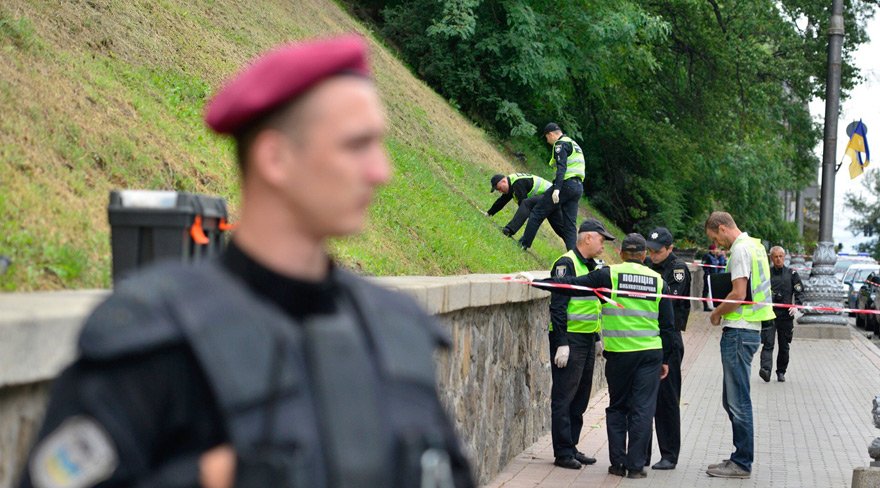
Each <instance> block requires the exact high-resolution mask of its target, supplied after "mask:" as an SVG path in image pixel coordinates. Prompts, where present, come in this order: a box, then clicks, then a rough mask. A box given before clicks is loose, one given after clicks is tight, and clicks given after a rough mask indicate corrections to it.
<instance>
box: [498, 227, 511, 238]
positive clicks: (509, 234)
mask: <svg viewBox="0 0 880 488" xmlns="http://www.w3.org/2000/svg"><path fill="white" fill-rule="evenodd" d="M501 233H502V234H504V235H505V236H507V237H510V236H512V235H513V232H510V229H508V228H507V227H504V228H502V229H501Z"/></svg>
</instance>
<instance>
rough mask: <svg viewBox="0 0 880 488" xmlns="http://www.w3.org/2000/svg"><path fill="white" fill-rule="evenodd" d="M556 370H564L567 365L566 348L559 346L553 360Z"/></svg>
mask: <svg viewBox="0 0 880 488" xmlns="http://www.w3.org/2000/svg"><path fill="white" fill-rule="evenodd" d="M553 362H554V363H556V367H557V368H564V367H565V365H566V364H568V346H559V347H557V348H556V357H555V358H553Z"/></svg>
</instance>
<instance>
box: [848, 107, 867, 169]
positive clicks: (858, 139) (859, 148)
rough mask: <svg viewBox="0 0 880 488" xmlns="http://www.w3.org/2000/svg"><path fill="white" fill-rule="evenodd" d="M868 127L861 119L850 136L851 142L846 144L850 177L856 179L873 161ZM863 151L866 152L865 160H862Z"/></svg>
mask: <svg viewBox="0 0 880 488" xmlns="http://www.w3.org/2000/svg"><path fill="white" fill-rule="evenodd" d="M867 133H868V129H867V128H866V127H865V124H863V123H862V121H861V120H859V123H858V124H856V128H855V129H853V133H852V136H851V137H850V138H849V144H847V145H846V155H847V156H849V161H850V162H849V177H850V179H855V178H856V177H857V176H859V175H860V174H862V173H864V172H865V168H867V167H868V164H870V162H871V151H869V150H868V135H867ZM862 153H865V160H864V161H862Z"/></svg>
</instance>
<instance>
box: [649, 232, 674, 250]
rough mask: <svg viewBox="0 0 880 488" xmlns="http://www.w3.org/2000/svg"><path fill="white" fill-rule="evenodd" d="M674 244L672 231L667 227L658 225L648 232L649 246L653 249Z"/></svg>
mask: <svg viewBox="0 0 880 488" xmlns="http://www.w3.org/2000/svg"><path fill="white" fill-rule="evenodd" d="M671 245H672V232H669V229H667V228H666V227H657V228H656V229H654V230H652V231H651V232H649V233H648V247H649V248H650V249H651V250H652V251H659V250H660V248H662V247H666V246H671Z"/></svg>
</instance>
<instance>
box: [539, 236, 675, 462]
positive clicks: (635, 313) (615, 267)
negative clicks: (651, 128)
mask: <svg viewBox="0 0 880 488" xmlns="http://www.w3.org/2000/svg"><path fill="white" fill-rule="evenodd" d="M645 247H646V243H645V238H644V237H642V236H641V235H639V234H629V235H628V236H626V238H624V239H623V243H622V245H621V250H620V258H621V259H622V260H623V261H624V262H623V263H621V264H612V265H611V266H606V267H603V268H599V269H597V270H595V271H593V272H591V273H589V274H587V275H584V276H552V277H551V278H548V279H546V280H541V281H542V282H556V283H568V284H572V285H579V286H584V287H590V288H606V289H610V290H613V291H612V292H610V294H609V295H606V296H607V297H609V298H610V299H611V300H614V301H615V302H616V304H614V303H611V302H605V303H603V305H602V340H603V342H604V344H605V351H604V353H603V355H604V356H605V359H606V363H605V377H606V378H607V379H608V396H609V402H608V408H607V409H605V413H606V415H607V418H606V422H607V429H608V456H609V458H610V461H611V466H609V468H608V472H609V473H611V474H614V475H617V476H626V477H628V478H644V477H645V476H647V475H646V473H645V471H644V467H645V459H646V457H645V453H646V451H647V446H648V443H649V442H650V437H651V419H652V418H653V417H654V409H655V407H656V405H657V390H658V388H659V386H660V380H661V379H663V378H665V377H666V375H667V373H668V372H669V366H668V360H669V354H670V350H671V347H672V331H673V327H674V325H673V316H672V304H671V303H670V302H671V300H669V299H667V298H660V297H657V296H653V297H646V296H635V295H629V294H619V293H618V291H623V292H636V293H651V294H654V295H657V294H660V293H669V290H668V288H667V287H666V285H665V284H664V283H663V278H662V277H661V276H660V275H659V274H658V273H656V272H655V271H652V270H650V269H649V268H648V267H646V266H645V265H643V264H642V263H643V262H644V261H645ZM553 292H554V293H562V294H566V295H571V296H589V295H590V294H592V292H590V291H585V290H573V289H564V288H563V289H554V290H553ZM618 305H619V306H618Z"/></svg>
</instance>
